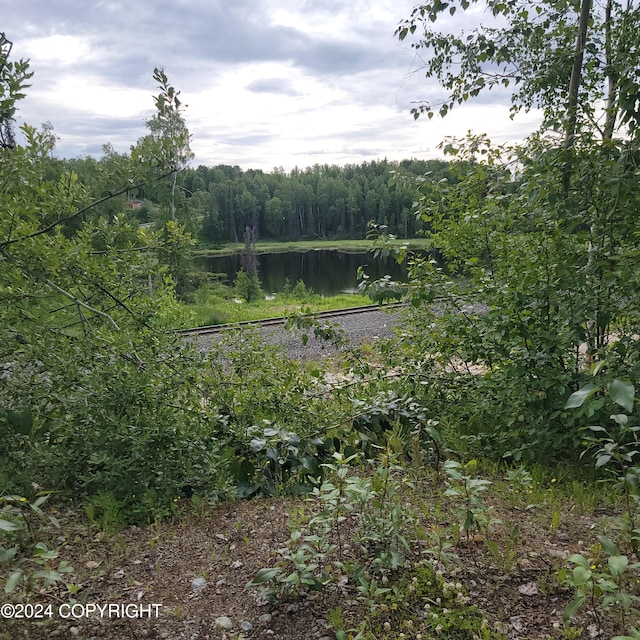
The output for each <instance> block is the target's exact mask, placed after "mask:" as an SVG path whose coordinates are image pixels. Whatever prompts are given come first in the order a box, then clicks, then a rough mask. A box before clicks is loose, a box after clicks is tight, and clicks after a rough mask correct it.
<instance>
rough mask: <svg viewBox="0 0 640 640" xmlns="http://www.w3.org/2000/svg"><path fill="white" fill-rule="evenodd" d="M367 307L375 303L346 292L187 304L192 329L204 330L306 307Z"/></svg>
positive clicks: (314, 310)
mask: <svg viewBox="0 0 640 640" xmlns="http://www.w3.org/2000/svg"><path fill="white" fill-rule="evenodd" d="M367 304H371V300H370V299H369V298H368V297H367V296H365V295H361V294H353V295H352V294H345V293H343V294H340V295H336V296H328V297H325V296H321V295H317V294H309V295H308V296H305V297H304V298H303V299H300V298H294V297H291V296H285V295H283V294H276V295H275V298H274V299H273V300H260V301H257V302H251V303H248V302H236V301H235V300H234V299H225V298H222V297H219V296H211V297H209V298H208V299H206V300H205V301H199V303H196V304H190V305H186V308H187V310H188V311H190V312H191V321H190V322H191V326H193V327H196V326H198V327H202V326H207V325H212V324H227V323H232V322H245V321H249V320H265V319H267V318H277V317H280V316H286V315H287V314H289V313H292V312H295V311H300V310H301V309H302V308H305V309H306V308H310V309H311V311H312V312H317V311H330V310H335V309H346V308H348V307H359V306H363V305H367Z"/></svg>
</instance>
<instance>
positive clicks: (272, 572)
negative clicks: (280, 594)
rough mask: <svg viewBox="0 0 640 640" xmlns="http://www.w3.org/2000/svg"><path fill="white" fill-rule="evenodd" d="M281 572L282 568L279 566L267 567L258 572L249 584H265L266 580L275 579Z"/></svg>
mask: <svg viewBox="0 0 640 640" xmlns="http://www.w3.org/2000/svg"><path fill="white" fill-rule="evenodd" d="M281 573H282V569H279V568H278V567H267V568H265V569H260V571H258V573H256V577H255V578H254V579H253V580H252V581H251V582H250V583H249V584H264V583H265V582H269V581H270V580H273V579H274V578H275V577H276V576H278V575H280V574H281Z"/></svg>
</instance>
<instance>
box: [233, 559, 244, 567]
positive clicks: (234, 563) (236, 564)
mask: <svg viewBox="0 0 640 640" xmlns="http://www.w3.org/2000/svg"><path fill="white" fill-rule="evenodd" d="M241 566H242V561H241V560H236V561H235V562H233V563H232V564H231V568H232V569H239V568H240V567H241Z"/></svg>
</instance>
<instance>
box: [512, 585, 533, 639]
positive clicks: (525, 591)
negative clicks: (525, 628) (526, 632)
mask: <svg viewBox="0 0 640 640" xmlns="http://www.w3.org/2000/svg"><path fill="white" fill-rule="evenodd" d="M518 592H519V593H521V594H522V595H523V596H537V595H538V584H537V583H536V582H527V583H526V584H521V585H520V586H519V587H518ZM516 631H520V629H516Z"/></svg>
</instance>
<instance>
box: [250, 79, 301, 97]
mask: <svg viewBox="0 0 640 640" xmlns="http://www.w3.org/2000/svg"><path fill="white" fill-rule="evenodd" d="M247 89H248V90H249V91H253V92H254V93H275V94H280V95H285V96H299V95H300V92H299V91H298V90H297V89H296V88H295V86H294V84H293V83H292V82H291V81H290V80H287V79H286V78H260V79H258V80H254V81H253V82H250V83H249V84H248V85H247Z"/></svg>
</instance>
